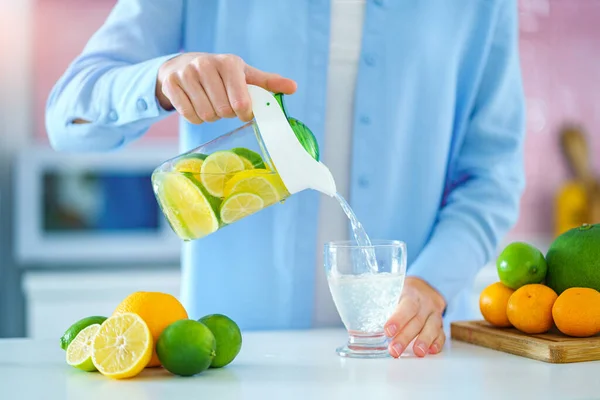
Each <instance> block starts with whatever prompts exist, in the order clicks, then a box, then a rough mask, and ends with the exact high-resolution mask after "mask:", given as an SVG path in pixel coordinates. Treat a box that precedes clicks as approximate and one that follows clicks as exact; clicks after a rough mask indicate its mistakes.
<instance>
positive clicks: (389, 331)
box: [385, 324, 398, 337]
mask: <svg viewBox="0 0 600 400" xmlns="http://www.w3.org/2000/svg"><path fill="white" fill-rule="evenodd" d="M385 331H386V333H387V335H388V337H394V335H395V334H396V332H397V331H398V329H397V328H396V325H394V324H391V325H388V327H387V328H385Z"/></svg>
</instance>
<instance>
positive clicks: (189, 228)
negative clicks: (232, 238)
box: [152, 172, 220, 240]
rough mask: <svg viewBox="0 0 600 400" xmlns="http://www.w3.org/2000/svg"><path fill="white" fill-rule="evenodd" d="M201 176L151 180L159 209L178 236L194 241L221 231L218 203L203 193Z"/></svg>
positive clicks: (159, 176)
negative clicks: (199, 178) (217, 212)
mask: <svg viewBox="0 0 600 400" xmlns="http://www.w3.org/2000/svg"><path fill="white" fill-rule="evenodd" d="M197 176H199V175H198V174H196V175H192V174H186V173H183V174H180V173H170V172H164V173H159V174H156V175H154V176H153V177H152V181H153V184H154V185H155V187H156V191H157V197H158V199H159V202H160V205H161V207H162V209H163V211H164V213H165V215H166V217H167V219H168V221H169V223H170V224H171V227H172V228H173V230H174V231H175V233H177V235H178V236H179V237H180V238H182V239H184V240H194V239H198V238H201V237H203V236H206V235H208V234H210V233H213V232H215V231H216V230H217V229H219V220H218V218H217V214H216V210H218V208H219V203H220V201H219V199H216V198H214V197H212V196H211V195H210V194H208V193H207V192H206V191H205V190H203V188H202V186H201V184H200V182H198V181H197V180H196V179H195V177H197Z"/></svg>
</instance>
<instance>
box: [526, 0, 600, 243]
mask: <svg viewBox="0 0 600 400" xmlns="http://www.w3.org/2000/svg"><path fill="white" fill-rule="evenodd" d="M520 11H521V13H520V27H521V28H520V29H521V45H520V46H521V64H522V68H523V80H524V85H525V93H526V96H527V108H528V109H527V116H528V121H527V139H526V173H527V188H526V191H525V194H524V197H523V200H522V210H521V217H520V219H519V222H518V224H517V226H516V227H515V229H514V232H515V233H551V232H552V230H553V205H552V202H553V198H554V196H555V193H556V191H557V190H558V188H559V187H560V186H561V184H562V183H563V182H564V181H565V179H568V178H569V175H568V172H567V169H566V164H565V162H564V161H563V157H562V154H561V152H560V148H559V146H558V139H557V135H558V129H559V128H560V126H561V124H562V123H564V122H565V121H573V122H575V123H578V124H582V126H583V128H584V129H585V130H586V131H587V132H588V137H589V140H590V142H591V146H592V149H593V150H592V154H596V155H598V154H600V24H599V22H600V1H590V0H552V1H548V0H521V2H520ZM592 158H593V157H592ZM593 161H594V165H595V167H596V170H598V166H600V163H599V161H600V160H593Z"/></svg>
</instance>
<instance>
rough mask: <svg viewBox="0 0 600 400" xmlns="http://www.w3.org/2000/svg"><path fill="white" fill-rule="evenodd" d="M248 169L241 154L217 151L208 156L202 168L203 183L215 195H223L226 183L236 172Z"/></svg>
mask: <svg viewBox="0 0 600 400" xmlns="http://www.w3.org/2000/svg"><path fill="white" fill-rule="evenodd" d="M244 169H246V166H245V165H244V161H243V160H242V158H241V157H240V156H238V155H237V154H235V153H234V152H231V151H216V152H214V153H212V154H211V155H209V156H208V157H206V159H205V160H204V162H203V163H202V168H201V169H200V180H201V181H202V184H203V185H204V187H205V188H206V190H207V191H208V193H210V194H211V195H213V196H215V197H223V192H224V190H225V183H227V180H228V179H229V178H231V177H232V176H233V174H234V173H235V172H238V171H243V170H244Z"/></svg>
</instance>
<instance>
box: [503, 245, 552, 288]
mask: <svg viewBox="0 0 600 400" xmlns="http://www.w3.org/2000/svg"><path fill="white" fill-rule="evenodd" d="M496 268H497V270H498V277H499V278H500V282H502V283H503V284H504V285H505V286H507V287H509V288H511V289H514V290H516V289H518V288H520V287H521V286H524V285H528V284H532V283H541V282H542V281H543V280H544V279H545V277H546V272H547V271H548V266H547V264H546V260H545V258H544V255H543V254H542V252H541V251H539V250H538V249H537V248H536V247H535V246H532V245H530V244H528V243H523V242H513V243H510V244H509V245H508V246H506V247H505V248H504V250H502V252H501V253H500V255H499V256H498V259H497V260H496Z"/></svg>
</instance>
